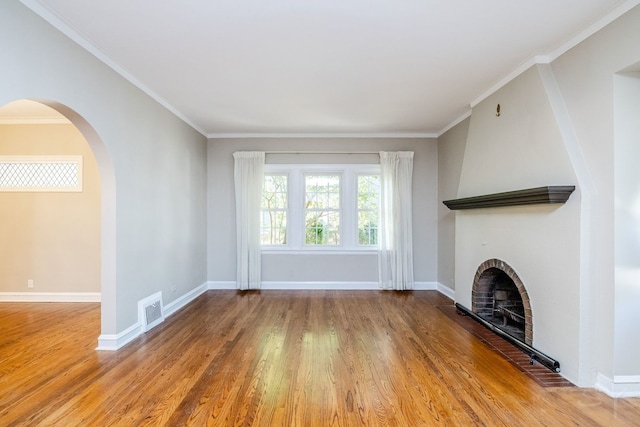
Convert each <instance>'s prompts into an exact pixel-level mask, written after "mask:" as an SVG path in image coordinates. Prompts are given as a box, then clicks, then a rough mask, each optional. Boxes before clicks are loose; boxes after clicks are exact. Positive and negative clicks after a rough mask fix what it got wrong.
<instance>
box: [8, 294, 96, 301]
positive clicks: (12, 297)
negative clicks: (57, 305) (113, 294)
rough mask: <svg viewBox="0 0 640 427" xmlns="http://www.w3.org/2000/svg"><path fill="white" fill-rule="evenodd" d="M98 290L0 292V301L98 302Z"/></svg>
mask: <svg viewBox="0 0 640 427" xmlns="http://www.w3.org/2000/svg"><path fill="white" fill-rule="evenodd" d="M100 301H101V294H100V292H0V302H100Z"/></svg>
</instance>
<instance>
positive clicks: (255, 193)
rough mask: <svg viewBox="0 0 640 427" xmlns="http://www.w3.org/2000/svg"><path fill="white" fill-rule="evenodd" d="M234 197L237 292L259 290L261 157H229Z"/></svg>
mask: <svg viewBox="0 0 640 427" xmlns="http://www.w3.org/2000/svg"><path fill="white" fill-rule="evenodd" d="M233 159H234V169H233V178H234V185H235V194H236V245H237V256H236V262H237V274H236V283H237V287H238V289H242V290H247V289H260V270H261V251H260V202H261V199H262V186H263V182H264V159H265V153H264V152H261V151H238V152H235V153H233Z"/></svg>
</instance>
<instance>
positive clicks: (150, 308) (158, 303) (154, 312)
mask: <svg viewBox="0 0 640 427" xmlns="http://www.w3.org/2000/svg"><path fill="white" fill-rule="evenodd" d="M138 316H139V321H140V323H141V324H142V330H143V332H147V331H148V330H150V329H152V328H154V327H155V326H157V325H159V324H160V323H162V322H164V313H163V309H162V292H158V293H155V294H153V295H151V296H148V297H147V298H145V299H143V300H141V301H139V302H138Z"/></svg>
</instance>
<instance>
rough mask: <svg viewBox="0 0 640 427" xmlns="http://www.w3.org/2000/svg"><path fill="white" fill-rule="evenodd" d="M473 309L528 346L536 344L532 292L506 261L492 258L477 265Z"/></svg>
mask: <svg viewBox="0 0 640 427" xmlns="http://www.w3.org/2000/svg"><path fill="white" fill-rule="evenodd" d="M471 311H473V312H474V313H476V314H477V315H478V316H480V317H481V318H483V319H484V320H486V321H488V322H490V323H492V324H494V325H495V326H496V327H498V328H500V329H502V330H503V331H504V332H506V333H507V334H509V335H510V336H512V337H514V338H515V339H518V340H520V341H523V342H524V343H525V344H527V345H532V343H533V316H532V312H531V303H530V300H529V294H528V293H527V290H526V289H525V287H524V283H522V280H520V277H518V275H517V274H516V272H515V271H514V270H513V268H511V266H509V265H508V264H507V263H506V262H504V261H501V260H499V259H489V260H487V261H485V262H483V263H482V264H480V266H479V267H478V269H477V270H476V274H475V276H474V279H473V288H472V290H471Z"/></svg>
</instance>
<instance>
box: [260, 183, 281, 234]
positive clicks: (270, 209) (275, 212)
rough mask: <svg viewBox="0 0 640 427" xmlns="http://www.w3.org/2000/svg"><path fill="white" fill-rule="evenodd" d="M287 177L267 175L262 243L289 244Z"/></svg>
mask: <svg viewBox="0 0 640 427" xmlns="http://www.w3.org/2000/svg"><path fill="white" fill-rule="evenodd" d="M286 236H287V175H265V177H264V189H263V191H262V214H261V216H260V243H261V244H263V245H284V244H286V243H287V238H286Z"/></svg>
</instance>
